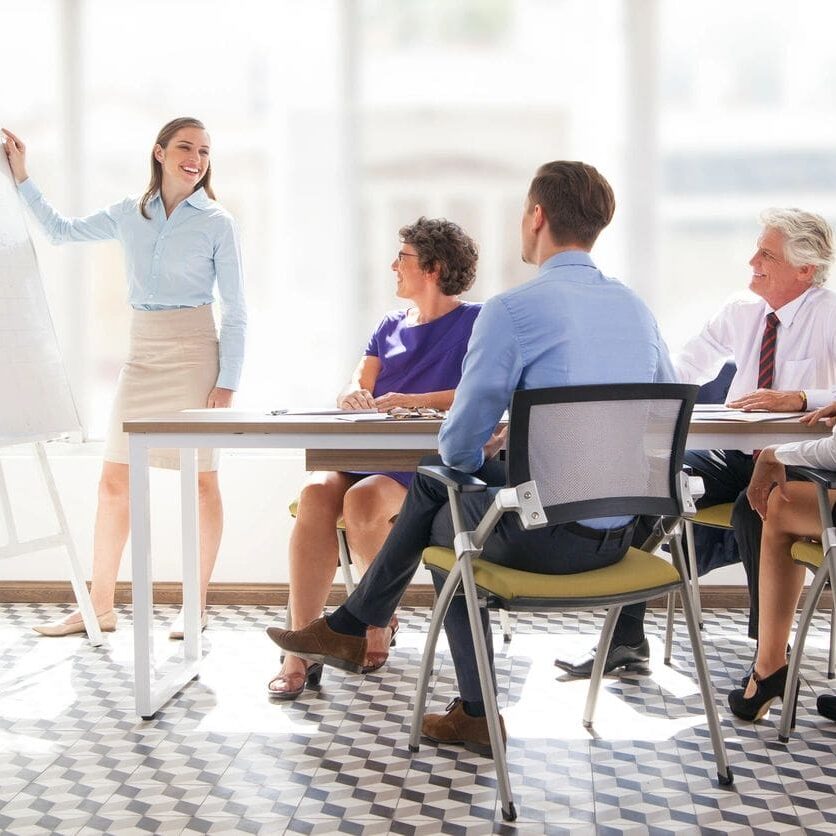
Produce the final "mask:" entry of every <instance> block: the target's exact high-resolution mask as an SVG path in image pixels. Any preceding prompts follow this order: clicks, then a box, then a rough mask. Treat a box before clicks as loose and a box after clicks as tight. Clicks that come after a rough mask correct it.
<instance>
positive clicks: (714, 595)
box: [0, 581, 833, 610]
mask: <svg viewBox="0 0 836 836" xmlns="http://www.w3.org/2000/svg"><path fill="white" fill-rule="evenodd" d="M287 596H288V585H287V584H286V583H213V584H211V585H210V586H209V603H210V604H240V605H247V604H248V605H261V606H267V607H278V606H283V605H284V604H286V603H287ZM434 598H435V593H434V591H433V588H432V586H431V585H430V584H415V585H413V586H410V587H409V589H407V591H406V594H405V595H404V597H403V604H404V606H408V607H430V606H432V604H433V600H434ZM344 599H345V591H344V589H343V588H342V586H341V585H340V586H335V587H334V588H333V589H332V591H331V593H330V595H329V596H328V604H329V605H330V606H333V605H336V604H340V603H342V601H343V600H344ZM74 600H75V599H74V597H73V590H72V587H71V586H70V584H69V582H67V581H0V604H12V603H27V604H37V603H44V604H63V603H72V602H73V601H74ZM182 600H183V597H182V592H181V585H180V584H179V583H175V582H171V581H167V582H160V583H155V584H154V601H156V602H157V603H158V604H179V603H180V602H181V601H182ZM701 600H702V606H703V607H704V608H706V609H735V608H744V607H748V606H749V595H748V592H747V591H746V587H745V586H731V585H726V586H709V585H706V586H703V587H702V590H701ZM130 601H131V585H130V584H129V583H126V582H122V583H119V584H117V586H116V603H117V604H128V603H130ZM802 602H803V598H802ZM665 605H666V601H665V599H664V598H655V599H654V600H652V601H650V602H649V606H650V607H653V608H659V607H664V606H665ZM832 606H833V599H832V597H831V596H830V595H827V594H825V595H823V596H822V601H821V602H820V603H819V609H822V610H830V609H832Z"/></svg>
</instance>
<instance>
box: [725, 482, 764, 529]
mask: <svg viewBox="0 0 836 836" xmlns="http://www.w3.org/2000/svg"><path fill="white" fill-rule="evenodd" d="M757 517H758V513H757V511H754V510H752V506H751V505H750V504H749V498H748V497H747V496H746V491H741V492H740V493H739V494H738V496H737V499H736V500H735V501H734V505H733V506H732V513H731V524H732V526H733V528H734V529H735V530H738V529H739V528H741V527H742V526H745V525H751V523H752V520H753V519H755V520H756V519H757Z"/></svg>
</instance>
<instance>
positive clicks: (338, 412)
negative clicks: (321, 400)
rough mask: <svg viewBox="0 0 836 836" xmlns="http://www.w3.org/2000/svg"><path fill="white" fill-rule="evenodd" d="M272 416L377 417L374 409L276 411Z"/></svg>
mask: <svg viewBox="0 0 836 836" xmlns="http://www.w3.org/2000/svg"><path fill="white" fill-rule="evenodd" d="M270 414H271V415H368V414H371V415H376V414H377V410H376V409H375V408H374V407H369V408H368V409H328V408H325V409H274V410H273V411H272V412H271V413H270Z"/></svg>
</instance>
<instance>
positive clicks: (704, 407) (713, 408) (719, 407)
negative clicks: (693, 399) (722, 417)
mask: <svg viewBox="0 0 836 836" xmlns="http://www.w3.org/2000/svg"><path fill="white" fill-rule="evenodd" d="M728 410H729V408H728V407H727V406H726V405H725V404H724V403H695V404H694V412H728Z"/></svg>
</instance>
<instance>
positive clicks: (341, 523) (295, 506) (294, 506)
mask: <svg viewBox="0 0 836 836" xmlns="http://www.w3.org/2000/svg"><path fill="white" fill-rule="evenodd" d="M288 510H289V511H290V516H291V517H293V519H296V514H297V513H298V511H299V498H298V497H297V498H296V499H294V500H293V502H291V503H290V505H289V506H288ZM337 528H341V529H342V530H343V531H345V520H344V519H343V518H342V517H340V518H339V519H338V520H337Z"/></svg>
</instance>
